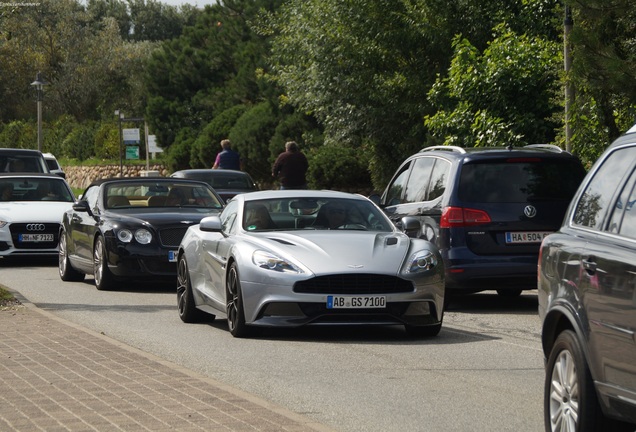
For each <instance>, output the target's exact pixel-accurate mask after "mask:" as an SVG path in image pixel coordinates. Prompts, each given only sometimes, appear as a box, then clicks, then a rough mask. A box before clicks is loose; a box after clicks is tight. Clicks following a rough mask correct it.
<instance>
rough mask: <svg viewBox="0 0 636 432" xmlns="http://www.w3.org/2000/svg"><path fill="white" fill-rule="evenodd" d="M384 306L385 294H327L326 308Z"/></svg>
mask: <svg viewBox="0 0 636 432" xmlns="http://www.w3.org/2000/svg"><path fill="white" fill-rule="evenodd" d="M384 307H386V297H385V296H327V309H368V308H384Z"/></svg>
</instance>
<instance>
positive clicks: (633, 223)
mask: <svg viewBox="0 0 636 432" xmlns="http://www.w3.org/2000/svg"><path fill="white" fill-rule="evenodd" d="M633 175H634V173H633V172H632V177H633ZM623 207H625V212H624V213H623V221H622V222H621V225H620V227H621V228H620V230H619V232H618V233H619V234H621V235H623V236H625V237H630V238H633V239H636V187H634V188H632V192H631V193H630V194H629V197H628V198H627V200H626V201H624V204H623ZM617 213H619V212H617Z"/></svg>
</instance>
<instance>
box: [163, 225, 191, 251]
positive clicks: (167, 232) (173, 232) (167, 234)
mask: <svg viewBox="0 0 636 432" xmlns="http://www.w3.org/2000/svg"><path fill="white" fill-rule="evenodd" d="M187 230H188V227H187V226H183V227H181V226H179V227H176V228H164V229H162V230H160V231H159V241H160V242H161V246H164V247H178V246H179V244H180V243H181V240H183V236H184V235H185V233H186V231H187Z"/></svg>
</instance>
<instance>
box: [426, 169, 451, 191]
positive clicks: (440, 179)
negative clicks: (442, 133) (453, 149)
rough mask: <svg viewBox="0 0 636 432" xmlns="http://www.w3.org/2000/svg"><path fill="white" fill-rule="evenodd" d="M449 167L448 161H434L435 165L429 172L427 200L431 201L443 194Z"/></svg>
mask: <svg viewBox="0 0 636 432" xmlns="http://www.w3.org/2000/svg"><path fill="white" fill-rule="evenodd" d="M450 167H451V166H450V163H448V162H447V161H445V160H442V159H437V160H436V161H435V167H434V168H433V173H432V174H431V180H430V187H429V192H428V201H432V200H434V199H435V198H438V197H440V196H442V195H443V194H444V191H445V190H446V183H447V182H448V174H449V173H450Z"/></svg>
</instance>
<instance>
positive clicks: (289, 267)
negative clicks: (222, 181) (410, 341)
mask: <svg viewBox="0 0 636 432" xmlns="http://www.w3.org/2000/svg"><path fill="white" fill-rule="evenodd" d="M401 225H402V227H404V228H405V229H407V230H408V231H409V232H411V231H412V232H417V231H418V229H417V228H418V225H419V221H418V220H416V219H412V218H408V217H406V218H404V219H403V220H402V221H401ZM177 268H178V270H177V280H178V282H177V284H178V285H177V298H178V308H179V315H180V317H181V319H182V320H183V321H184V322H195V321H198V320H200V319H207V320H210V319H214V317H215V316H216V315H220V316H223V317H227V320H228V327H229V330H230V332H231V333H232V335H234V336H236V337H245V336H249V335H250V333H251V330H253V329H254V328H255V327H257V326H280V327H290V326H292V327H293V326H302V325H325V324H330V325H349V324H379V325H404V327H405V329H406V332H407V333H408V334H409V335H413V336H435V335H437V334H438V333H439V331H440V329H441V326H442V318H443V304H444V268H443V262H442V259H441V256H440V254H439V251H438V250H437V248H436V247H435V245H433V244H432V243H430V242H428V241H425V240H421V239H418V238H411V237H409V236H407V235H406V234H405V233H403V232H401V231H400V230H398V229H397V228H396V227H395V226H394V225H393V224H392V222H391V221H390V220H389V219H388V218H387V217H386V216H385V215H384V213H383V212H382V211H381V210H380V209H379V208H378V207H376V206H375V204H373V203H372V202H371V201H370V200H368V199H367V198H365V197H362V196H360V195H353V194H348V193H343V192H334V191H311V190H301V191H290V190H281V191H262V192H253V193H247V194H241V195H237V196H236V197H235V198H234V199H232V200H231V201H230V202H228V203H227V206H226V208H225V209H224V210H223V212H222V213H221V214H220V215H218V216H210V217H206V218H204V219H203V220H201V223H200V224H199V225H194V226H191V227H190V228H188V231H187V232H186V235H185V237H184V238H183V240H182V242H181V246H180V247H179V252H178V267H177ZM205 313H207V314H209V315H207V316H206V315H205Z"/></svg>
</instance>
